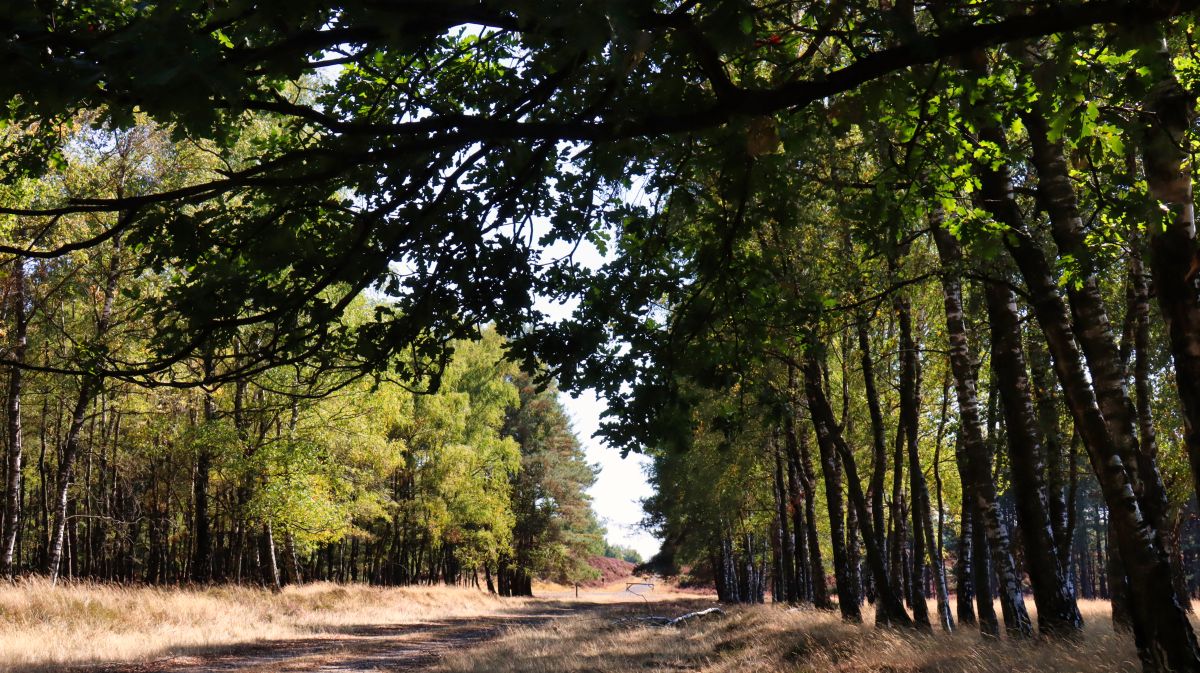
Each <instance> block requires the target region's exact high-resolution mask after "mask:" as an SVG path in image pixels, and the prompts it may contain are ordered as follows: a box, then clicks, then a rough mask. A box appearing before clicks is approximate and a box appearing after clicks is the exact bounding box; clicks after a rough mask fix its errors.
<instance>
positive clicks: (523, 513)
mask: <svg viewBox="0 0 1200 673" xmlns="http://www.w3.org/2000/svg"><path fill="white" fill-rule="evenodd" d="M513 384H514V385H515V386H516V388H517V390H518V393H519V396H520V403H519V404H518V405H515V406H513V407H512V408H510V410H509V412H508V415H507V417H506V419H505V423H504V432H505V434H506V435H508V436H509V437H512V438H513V440H514V441H516V443H517V445H518V446H519V447H520V452H521V468H520V470H518V471H516V472H515V473H514V475H513V478H512V502H513V512H514V513H515V514H516V517H517V524H516V526H515V527H514V529H513V544H512V553H511V555H508V556H506V557H505V558H503V559H502V561H501V563H500V574H499V581H498V591H499V592H500V594H501V595H503V596H529V595H532V593H533V586H532V579H533V577H535V576H541V577H547V578H551V579H554V580H555V581H558V582H562V583H564V584H574V583H577V582H581V581H584V580H589V579H593V578H595V577H597V576H598V573H597V572H596V570H595V569H593V568H592V567H591V566H590V565H588V559H589V557H591V556H596V555H600V554H601V553H602V552H603V551H604V547H605V543H604V531H603V529H602V528H601V527H600V525H599V523H598V522H597V520H596V515H595V513H594V512H593V511H592V507H591V497H590V496H588V494H587V493H586V491H587V489H588V488H590V487H591V486H592V484H594V483H595V481H596V469H595V467H593V466H592V465H590V464H588V462H587V460H586V459H585V457H584V452H583V447H582V446H581V445H580V444H579V440H578V439H577V438H576V437H575V434H574V432H572V430H571V424H570V420H569V419H568V417H567V414H566V410H565V409H563V407H562V404H561V403H560V402H559V401H558V390H557V388H555V387H553V386H551V387H549V388H546V389H543V390H539V389H538V387H537V386H536V385H535V382H534V380H533V378H532V377H531V376H529V375H528V374H524V373H520V374H516V375H515V377H514V379H513Z"/></svg>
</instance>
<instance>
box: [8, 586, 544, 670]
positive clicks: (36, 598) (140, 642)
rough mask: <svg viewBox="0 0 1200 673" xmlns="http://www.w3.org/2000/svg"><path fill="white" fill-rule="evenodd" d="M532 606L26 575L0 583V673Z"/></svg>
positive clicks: (396, 594)
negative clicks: (53, 580) (55, 580)
mask: <svg viewBox="0 0 1200 673" xmlns="http://www.w3.org/2000/svg"><path fill="white" fill-rule="evenodd" d="M529 602H530V601H529V600H527V599H521V598H506V599H503V600H501V599H500V598H497V597H496V596H494V595H491V594H488V593H486V592H483V591H480V590H477V589H469V588H460V587H449V586H440V585H439V586H410V587H387V588H384V587H371V586H366V585H361V584H358V585H353V584H347V585H341V584H333V583H328V582H317V583H313V584H306V585H302V586H289V587H285V588H284V589H283V590H282V591H281V592H278V593H274V592H271V591H268V590H265V589H262V588H259V587H242V586H233V585H227V586H215V587H210V588H198V589H187V588H178V587H145V586H119V585H115V584H99V583H89V582H80V583H73V584H72V583H68V584H60V585H59V586H51V585H50V583H49V582H47V581H45V580H39V579H31V580H23V581H20V582H18V583H16V584H14V585H4V586H3V587H0V634H2V635H0V671H5V672H7V671H30V670H45V671H61V670H63V669H64V668H65V667H77V666H86V665H90V664H103V663H116V662H120V663H127V662H139V661H147V660H151V659H156V658H159V657H163V656H168V655H171V654H175V653H178V652H181V651H184V650H187V649H191V648H197V647H222V646H228V645H234V644H244V643H250V642H262V641H272V640H286V639H292V638H299V637H304V636H312V635H314V634H322V633H329V632H335V631H338V630H342V629H345V628H347V627H362V626H372V625H396V624H412V623H418V622H422V621H427V620H431V619H447V618H468V619H469V618H471V617H482V616H485V615H486V616H497V615H505V614H511V613H516V612H518V611H520V610H521V609H523V608H524V607H526V606H527V605H528V604H529Z"/></svg>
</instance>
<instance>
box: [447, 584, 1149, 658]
mask: <svg viewBox="0 0 1200 673" xmlns="http://www.w3.org/2000/svg"><path fill="white" fill-rule="evenodd" d="M708 603H709V601H703V600H691V601H679V602H675V603H669V604H659V605H654V606H652V607H649V608H647V607H646V606H641V605H632V604H626V605H620V606H611V607H608V608H605V609H603V610H600V611H593V612H589V613H585V614H582V615H578V616H574V617H569V618H565V619H560V620H556V621H554V622H553V623H551V624H547V625H544V626H539V627H534V628H523V629H513V630H511V631H510V632H509V633H508V634H507V635H505V636H504V637H502V638H499V639H497V640H494V641H492V642H490V643H487V644H484V645H482V646H481V647H478V648H474V649H471V650H468V651H463V652H459V653H456V654H454V655H451V656H450V657H448V658H447V660H446V661H445V662H444V665H443V666H442V667H441V668H440V669H439V671H441V672H442V673H484V672H485V671H486V672H489V673H550V672H554V673H573V672H579V673H582V672H584V671H586V672H588V673H624V672H626V671H699V672H703V673H749V672H750V671H787V672H791V673H827V672H832V671H837V672H839V673H884V672H886V673H933V672H937V673H975V672H982V673H992V672H994V673H1009V672H1013V673H1020V672H1026V671H1027V672H1030V673H1032V672H1034V671H1037V672H1039V673H1068V672H1069V673H1126V672H1130V671H1137V670H1138V669H1139V667H1138V662H1137V653H1136V651H1135V650H1134V646H1133V641H1132V638H1131V637H1129V636H1126V635H1123V634H1118V633H1114V631H1113V628H1112V623H1111V620H1110V615H1111V610H1110V608H1109V605H1108V602H1107V601H1100V600H1083V601H1080V603H1079V608H1080V611H1081V612H1082V613H1083V616H1084V619H1085V620H1086V626H1085V628H1084V631H1083V633H1082V635H1081V637H1079V638H1077V639H1073V640H1066V641H1051V640H1046V639H1041V638H1035V639H1031V640H1011V639H1001V640H984V639H982V638H981V637H980V635H979V633H978V631H977V630H976V629H974V628H973V627H970V626H967V627H964V628H960V629H958V630H957V631H955V632H954V633H953V634H945V633H941V632H937V631H935V632H934V633H933V634H929V635H921V634H918V633H915V632H912V631H905V630H894V629H879V628H876V627H875V626H874V613H873V610H871V609H870V608H869V607H868V608H866V609H865V610H864V622H863V624H848V623H845V622H843V621H842V620H841V618H840V617H839V615H838V613H837V612H836V611H823V610H814V609H811V608H803V609H796V608H792V609H789V608H786V607H780V606H775V605H758V606H732V607H730V606H725V607H723V608H722V609H723V610H725V615H724V616H718V617H715V618H710V619H706V620H697V621H693V622H690V623H689V624H688V625H687V626H686V627H682V628H663V627H656V626H644V625H641V624H639V623H638V622H637V621H636V617H638V616H644V615H647V614H651V613H652V614H655V615H659V614H663V615H667V614H670V615H674V614H678V613H683V612H686V611H689V610H694V609H698V608H700V607H705V606H707V604H708ZM997 610H999V605H997ZM673 611H674V612H673ZM631 618H632V619H631Z"/></svg>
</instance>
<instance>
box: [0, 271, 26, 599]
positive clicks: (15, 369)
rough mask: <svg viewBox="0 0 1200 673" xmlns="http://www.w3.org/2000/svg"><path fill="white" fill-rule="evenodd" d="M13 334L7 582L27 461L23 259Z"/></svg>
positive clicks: (1, 564) (1, 556)
mask: <svg viewBox="0 0 1200 673" xmlns="http://www.w3.org/2000/svg"><path fill="white" fill-rule="evenodd" d="M11 303H12V313H13V335H12V347H11V351H10V352H9V356H8V357H9V359H11V360H12V361H13V363H14V364H13V366H12V367H10V370H9V374H8V407H7V411H8V428H7V429H8V480H7V483H6V484H5V489H4V492H5V510H4V529H3V540H0V572H3V573H4V576H5V577H7V578H8V579H10V580H11V579H12V578H13V553H14V551H15V550H16V547H17V534H18V532H19V531H20V529H21V469H22V466H23V462H24V456H23V448H24V446H23V442H24V438H23V437H22V432H21V388H22V378H23V375H24V370H22V369H21V365H22V364H24V362H25V349H26V346H27V345H28V339H27V335H28V331H29V325H28V319H27V315H26V311H25V267H24V260H23V259H21V258H20V257H18V258H17V259H15V260H13V272H12V297H11Z"/></svg>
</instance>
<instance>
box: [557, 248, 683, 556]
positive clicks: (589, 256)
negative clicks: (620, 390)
mask: <svg viewBox="0 0 1200 673" xmlns="http://www.w3.org/2000/svg"><path fill="white" fill-rule="evenodd" d="M565 249H569V248H568V246H566V245H565V244H559V245H558V246H552V247H551V248H549V249H545V250H543V255H544V256H546V257H549V256H552V255H553V254H554V253H555V252H556V251H557V250H565ZM574 258H575V261H576V262H578V263H579V264H580V265H582V266H585V267H589V268H599V267H600V265H602V264H603V263H604V258H603V256H601V255H600V253H599V252H598V251H597V250H596V249H595V247H593V246H592V245H591V244H589V243H587V242H584V243H581V244H580V245H579V247H578V248H576V249H575V251H574ZM537 308H538V309H540V310H541V311H543V312H545V313H546V314H547V315H548V316H549V318H550V319H551V320H554V321H558V320H562V319H564V318H566V317H568V316H569V315H570V314H571V311H573V310H574V308H575V303H574V302H572V303H570V304H556V303H551V302H550V301H548V300H546V299H541V300H539V301H538V302H537ZM560 399H561V401H562V403H563V406H565V407H566V408H567V412H568V413H569V414H570V415H571V422H572V426H573V428H574V430H575V435H576V436H577V437H579V441H580V442H582V443H583V446H584V448H585V449H587V458H588V462H590V463H593V464H596V465H599V466H600V475H599V478H598V479H597V480H596V485H595V486H593V487H592V488H591V490H590V493H591V495H592V499H593V500H592V507H593V508H594V509H595V510H596V514H597V515H599V517H600V521H601V523H603V524H604V525H605V526H606V527H607V528H608V541H609V542H611V543H613V544H619V545H622V546H624V547H632V548H634V549H636V550H637V551H638V553H640V554H641V555H642V558H643V559H646V560H649V559H650V557H651V556H653V555H654V554H655V553H657V552H658V548H659V545H660V543H661V541H660V540H659V539H658V538H656V537H654V536H653V535H651V534H650V533H648V532H647V531H645V530H643V529H642V528H641V527H640V526H639V525H638V524H639V523H640V522H641V520H642V503H641V501H642V498H645V497H648V496H650V495H651V494H652V493H653V489H652V488H651V487H650V484H649V482H647V481H646V475H645V472H644V471H643V468H644V466H645V465H646V463H647V462H648V461H647V459H646V458H645V457H644V456H642V455H640V454H629V457H628V458H624V459H622V458H621V453H620V451H617V450H616V449H612V448H609V447H607V446H605V445H604V443H603V442H601V441H600V440H599V439H597V438H596V437H594V436H593V435H594V434H595V433H596V430H598V429H599V428H600V414H601V413H603V412H604V410H605V408H606V406H607V405H606V403H605V401H604V400H602V399H598V398H597V396H596V394H595V392H594V391H591V390H587V391H584V392H583V393H582V394H581V395H580V396H579V397H578V398H572V397H571V396H570V395H568V394H566V393H563V394H561V395H560Z"/></svg>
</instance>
